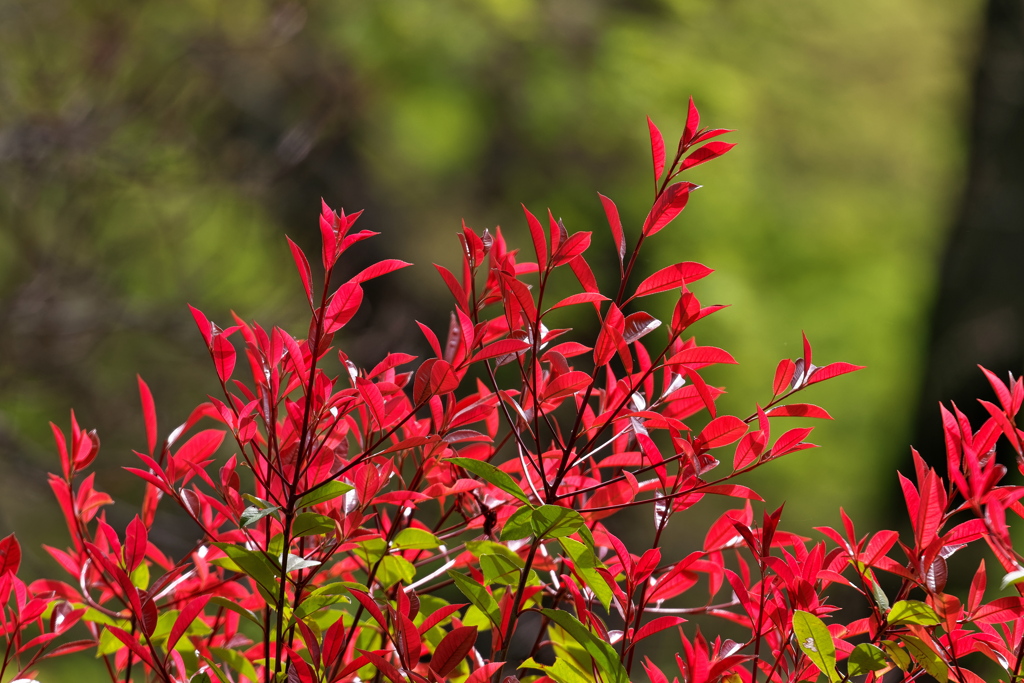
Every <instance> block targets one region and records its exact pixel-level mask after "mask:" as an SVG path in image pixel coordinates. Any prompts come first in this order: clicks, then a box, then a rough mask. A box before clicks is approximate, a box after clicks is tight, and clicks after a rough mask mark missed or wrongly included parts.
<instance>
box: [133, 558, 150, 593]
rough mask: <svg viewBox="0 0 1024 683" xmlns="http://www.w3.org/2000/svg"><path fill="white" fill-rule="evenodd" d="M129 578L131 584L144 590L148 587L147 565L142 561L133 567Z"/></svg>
mask: <svg viewBox="0 0 1024 683" xmlns="http://www.w3.org/2000/svg"><path fill="white" fill-rule="evenodd" d="M129 578H130V579H131V582H132V585H133V586H135V587H136V588H141V589H142V590H146V589H147V588H149V565H148V564H146V563H145V562H143V563H142V564H140V565H139V566H138V567H136V568H135V570H134V571H133V572H132V573H131V576H130V577H129Z"/></svg>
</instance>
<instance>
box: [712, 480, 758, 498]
mask: <svg viewBox="0 0 1024 683" xmlns="http://www.w3.org/2000/svg"><path fill="white" fill-rule="evenodd" d="M700 492H701V493H714V494H717V495H719V496H731V497H733V498H746V499H748V500H762V501H763V500H764V498H762V497H761V496H760V495H759V494H758V493H757V491H755V490H753V489H751V488H748V487H746V486H741V485H739V484H716V485H714V486H706V487H704V488H702V489H700Z"/></svg>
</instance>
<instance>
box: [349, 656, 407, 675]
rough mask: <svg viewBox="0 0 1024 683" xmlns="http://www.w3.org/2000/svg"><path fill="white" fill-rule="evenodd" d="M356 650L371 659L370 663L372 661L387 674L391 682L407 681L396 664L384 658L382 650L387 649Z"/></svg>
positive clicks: (379, 669)
mask: <svg viewBox="0 0 1024 683" xmlns="http://www.w3.org/2000/svg"><path fill="white" fill-rule="evenodd" d="M356 651H357V652H359V653H360V654H362V655H363V656H364V657H366V658H367V659H369V660H370V663H372V664H373V665H374V666H375V667H377V670H378V671H380V672H381V673H382V674H384V675H385V676H387V678H388V680H389V681H391V683H405V677H404V676H402V674H401V673H400V672H399V671H398V669H397V668H396V667H395V665H394V664H392V663H391V662H389V661H388V660H386V659H384V657H383V656H382V655H381V653H382V652H386V650H380V651H368V650H356Z"/></svg>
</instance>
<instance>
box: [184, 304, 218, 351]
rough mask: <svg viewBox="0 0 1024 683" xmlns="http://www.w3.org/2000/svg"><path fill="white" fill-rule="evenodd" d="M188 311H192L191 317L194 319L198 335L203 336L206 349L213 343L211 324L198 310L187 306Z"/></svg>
mask: <svg viewBox="0 0 1024 683" xmlns="http://www.w3.org/2000/svg"><path fill="white" fill-rule="evenodd" d="M188 310H190V311H192V317H193V318H195V321H196V327H198V328H199V334H201V335H203V341H204V342H206V347H207V348H209V347H210V345H211V344H212V343H213V323H211V322H210V321H209V320H208V319H207V317H206V316H205V315H204V314H203V312H202V311H200V310H199V309H198V308H196V307H194V306H189V307H188Z"/></svg>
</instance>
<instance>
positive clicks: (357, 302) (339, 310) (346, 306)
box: [324, 282, 363, 334]
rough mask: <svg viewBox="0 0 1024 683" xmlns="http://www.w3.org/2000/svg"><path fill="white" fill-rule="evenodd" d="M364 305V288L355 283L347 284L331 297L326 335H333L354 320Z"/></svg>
mask: <svg viewBox="0 0 1024 683" xmlns="http://www.w3.org/2000/svg"><path fill="white" fill-rule="evenodd" d="M362 303H363V288H362V287H360V286H359V284H358V283H355V282H346V283H345V284H343V285H342V286H341V287H339V288H338V291H336V292H335V293H334V295H333V296H332V297H331V301H330V303H328V304H327V313H326V314H325V319H326V322H325V324H324V333H325V334H332V333H334V332H337V331H338V330H340V329H341V328H342V327H344V326H345V325H347V324H348V322H349V321H350V320H352V318H353V316H355V314H356V313H357V312H358V311H359V307H360V306H361V305H362Z"/></svg>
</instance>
